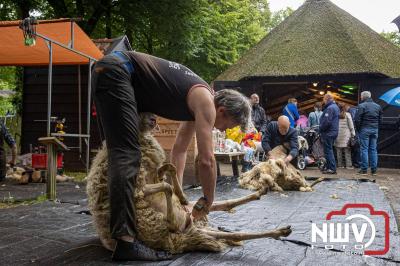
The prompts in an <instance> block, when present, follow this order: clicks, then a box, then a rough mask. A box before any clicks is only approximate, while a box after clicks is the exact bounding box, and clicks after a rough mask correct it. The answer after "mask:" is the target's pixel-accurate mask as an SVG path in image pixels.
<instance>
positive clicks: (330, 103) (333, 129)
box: [319, 94, 339, 174]
mask: <svg viewBox="0 0 400 266" xmlns="http://www.w3.org/2000/svg"><path fill="white" fill-rule="evenodd" d="M323 102H324V107H323V112H322V115H321V119H320V123H319V132H320V134H321V140H322V144H323V146H324V153H325V159H326V169H324V170H323V173H324V174H336V162H335V155H334V154H333V143H334V141H335V140H336V138H337V136H338V132H339V107H338V106H337V105H336V103H335V101H334V100H333V96H332V95H331V94H325V95H324V98H323Z"/></svg>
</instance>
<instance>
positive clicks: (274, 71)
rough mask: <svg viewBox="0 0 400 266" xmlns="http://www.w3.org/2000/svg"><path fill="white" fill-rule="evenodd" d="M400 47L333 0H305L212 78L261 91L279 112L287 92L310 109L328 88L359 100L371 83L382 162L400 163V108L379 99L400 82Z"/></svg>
mask: <svg viewBox="0 0 400 266" xmlns="http://www.w3.org/2000/svg"><path fill="white" fill-rule="evenodd" d="M399 78H400V48H399V47H397V46H395V45H394V44H392V43H390V42H389V41H387V40H386V39H384V38H383V37H382V36H380V35H379V34H378V33H376V32H375V31H373V30H372V29H371V28H369V27H368V26H367V25H365V24H364V23H362V22H361V21H359V20H357V19H356V18H354V17H353V16H351V15H350V14H349V13H347V12H346V11H344V10H342V9H340V8H339V7H337V6H336V5H334V4H333V3H332V2H330V1H329V0H306V1H305V3H304V4H303V5H302V6H301V7H299V8H298V9H297V10H296V11H295V12H293V13H292V14H291V15H290V16H289V17H288V18H286V19H285V20H284V21H283V22H282V23H281V24H280V25H278V26H277V27H276V28H275V29H274V30H272V31H271V32H270V33H269V34H268V35H267V36H266V37H265V38H264V39H262V40H261V41H260V42H259V43H258V44H257V45H255V46H254V47H253V48H252V49H250V50H249V51H248V52H247V53H245V54H244V55H243V56H242V58H240V59H239V60H238V61H237V62H236V63H235V64H234V65H232V66H231V67H230V68H229V69H228V70H227V71H225V72H224V73H222V74H221V75H220V76H219V77H217V79H216V80H215V81H214V88H215V89H216V90H219V89H222V88H238V89H239V90H240V91H241V92H243V93H244V94H246V95H248V96H250V95H251V94H252V93H258V94H259V95H260V103H261V104H262V106H263V107H264V108H265V109H266V112H267V114H269V115H270V116H272V118H276V117H277V116H278V115H280V114H281V112H282V108H283V107H284V105H285V104H286V102H287V100H288V98H291V97H295V98H297V99H298V101H299V109H300V111H301V112H304V113H305V114H308V113H309V112H310V111H311V110H312V109H313V105H314V103H315V102H317V101H320V100H321V98H322V96H323V94H325V93H326V92H328V91H329V92H331V93H333V94H334V95H335V99H336V101H339V102H340V101H341V102H344V103H347V104H349V105H356V104H358V101H359V95H360V92H361V91H364V90H369V91H371V93H372V97H373V98H374V100H376V101H377V102H378V103H379V104H381V105H382V107H383V109H384V117H383V122H382V126H381V130H380V135H379V144H378V152H379V165H380V166H381V167H400V150H399V149H398V146H399V144H400V134H399V124H400V122H399V115H400V109H399V108H397V107H391V106H387V104H385V103H384V102H381V101H380V100H378V98H379V97H380V96H381V95H382V94H383V93H385V92H386V91H387V90H389V89H391V88H394V87H398V86H399V85H400V79H399Z"/></svg>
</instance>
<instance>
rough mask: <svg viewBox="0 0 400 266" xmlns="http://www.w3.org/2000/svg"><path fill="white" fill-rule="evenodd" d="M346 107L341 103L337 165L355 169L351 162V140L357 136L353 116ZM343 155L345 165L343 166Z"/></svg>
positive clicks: (336, 145)
mask: <svg viewBox="0 0 400 266" xmlns="http://www.w3.org/2000/svg"><path fill="white" fill-rule="evenodd" d="M346 109H348V108H346V105H345V104H343V103H339V110H340V114H339V133H338V137H337V138H336V141H335V147H336V155H337V156H336V157H337V165H338V167H340V168H348V169H353V167H352V162H351V150H350V145H349V142H350V138H354V137H355V136H356V132H355V130H354V124H353V119H352V118H351V114H350V113H348V112H346ZM343 154H344V159H345V163H344V164H343Z"/></svg>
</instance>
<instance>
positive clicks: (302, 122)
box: [296, 112, 308, 130]
mask: <svg viewBox="0 0 400 266" xmlns="http://www.w3.org/2000/svg"><path fill="white" fill-rule="evenodd" d="M307 126H308V118H307V116H306V115H305V114H304V113H301V112H300V116H299V119H297V121H296V128H299V129H300V130H301V129H305V128H306V127H307Z"/></svg>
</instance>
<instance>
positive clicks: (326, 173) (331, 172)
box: [322, 169, 336, 175]
mask: <svg viewBox="0 0 400 266" xmlns="http://www.w3.org/2000/svg"><path fill="white" fill-rule="evenodd" d="M322 173H323V174H325V175H336V171H333V170H331V169H328V170H325V171H323V172H322Z"/></svg>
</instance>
